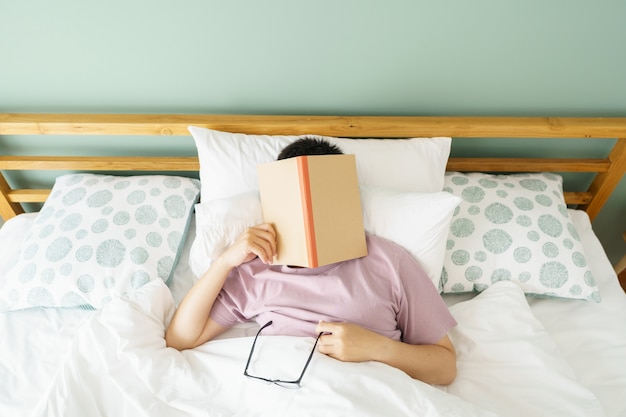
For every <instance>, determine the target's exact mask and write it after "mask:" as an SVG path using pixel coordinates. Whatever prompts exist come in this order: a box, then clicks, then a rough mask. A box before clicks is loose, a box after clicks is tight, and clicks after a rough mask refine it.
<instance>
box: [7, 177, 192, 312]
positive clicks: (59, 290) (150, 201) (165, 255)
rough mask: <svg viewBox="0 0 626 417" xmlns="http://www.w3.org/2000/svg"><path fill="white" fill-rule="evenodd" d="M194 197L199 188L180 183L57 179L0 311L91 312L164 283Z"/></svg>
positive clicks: (184, 181)
mask: <svg viewBox="0 0 626 417" xmlns="http://www.w3.org/2000/svg"><path fill="white" fill-rule="evenodd" d="M199 190H200V187H199V181H198V180H195V179H190V178H182V177H168V176H143V177H141V176H138V177H116V176H107V175H94V174H70V175H65V176H61V177H59V178H58V179H57V181H56V183H55V185H54V187H53V190H52V191H51V193H50V196H49V197H48V201H47V202H46V203H45V204H44V206H43V207H42V209H41V210H40V212H39V215H38V216H37V219H36V220H35V222H34V226H33V228H32V231H31V233H30V234H29V235H28V236H26V237H25V242H24V249H22V250H21V252H20V258H19V259H18V261H17V264H16V265H15V268H14V271H15V272H14V274H15V279H13V278H11V279H8V280H7V282H9V283H10V284H11V285H13V286H14V288H10V289H8V290H7V291H6V294H10V296H8V295H7V296H2V295H0V311H3V310H7V309H9V310H10V309H13V308H17V307H15V306H18V305H22V304H21V303H23V305H24V306H26V307H28V306H45V307H77V306H90V305H91V306H95V307H96V308H97V307H99V306H101V303H102V302H106V301H107V300H110V299H112V297H113V296H114V295H115V294H121V293H122V292H123V291H127V290H129V289H136V288H139V287H141V286H143V285H145V284H146V283H148V282H150V281H151V280H152V279H155V278H161V279H163V280H164V281H167V280H169V278H170V275H171V273H172V271H173V268H174V267H175V261H176V259H177V258H178V252H179V250H180V248H181V245H182V243H183V238H184V236H185V235H184V230H185V228H186V227H187V226H188V217H189V216H190V214H191V209H192V208H193V205H194V204H195V202H196V200H197V197H198V194H199ZM35 259H36V260H37V263H35V262H34V260H35ZM42 260H43V261H42ZM40 264H41V265H42V266H41V267H39V265H40ZM12 273H13V272H12ZM21 308H23V307H21Z"/></svg>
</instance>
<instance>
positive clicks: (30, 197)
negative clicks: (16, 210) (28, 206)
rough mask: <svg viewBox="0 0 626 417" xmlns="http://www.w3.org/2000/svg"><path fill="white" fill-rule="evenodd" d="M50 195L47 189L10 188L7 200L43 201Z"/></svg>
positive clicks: (20, 201)
mask: <svg viewBox="0 0 626 417" xmlns="http://www.w3.org/2000/svg"><path fill="white" fill-rule="evenodd" d="M49 195H50V190H49V189H28V190H26V189H23V190H11V191H10V192H9V193H8V197H9V201H11V202H14V203H43V202H44V201H46V199H47V198H48V196H49Z"/></svg>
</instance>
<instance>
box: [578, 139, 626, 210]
mask: <svg viewBox="0 0 626 417" xmlns="http://www.w3.org/2000/svg"><path fill="white" fill-rule="evenodd" d="M608 159H609V161H610V162H611V167H610V168H609V170H608V171H606V172H601V173H599V174H598V175H596V177H595V179H594V180H593V182H592V183H591V185H590V186H589V192H591V193H592V194H593V196H594V197H593V200H592V201H591V202H590V203H589V204H587V205H584V206H582V207H581V209H583V210H585V211H586V212H587V214H588V215H589V218H590V219H591V221H593V220H594V219H595V218H596V216H597V215H598V214H599V213H600V210H601V209H602V206H604V204H605V203H606V201H607V200H608V199H609V197H610V196H611V193H612V192H613V190H614V189H615V187H617V184H619V182H620V181H621V179H622V177H623V176H624V173H625V172H626V136H625V137H623V138H622V139H618V140H617V142H616V143H615V145H614V146H613V149H612V150H611V152H610V153H609V156H608Z"/></svg>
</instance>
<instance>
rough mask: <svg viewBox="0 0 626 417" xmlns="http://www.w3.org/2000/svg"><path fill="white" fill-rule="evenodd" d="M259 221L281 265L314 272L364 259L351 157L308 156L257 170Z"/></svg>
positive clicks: (353, 166)
mask: <svg viewBox="0 0 626 417" xmlns="http://www.w3.org/2000/svg"><path fill="white" fill-rule="evenodd" d="M258 177H259V191H260V197H261V207H262V209H263V220H264V221H265V222H266V223H272V224H273V225H274V227H275V228H276V233H277V252H278V256H277V258H276V260H275V261H274V263H275V264H280V265H294V266H303V267H308V268H315V267H318V266H323V265H327V264H331V263H335V262H339V261H344V260H348V259H354V258H359V257H362V256H365V255H367V246H366V243H365V230H364V228H363V212H362V210H361V197H360V193H359V184H358V179H357V171H356V160H355V157H354V155H309V156H299V157H295V158H288V159H283V160H280V161H274V162H269V163H266V164H261V165H259V166H258Z"/></svg>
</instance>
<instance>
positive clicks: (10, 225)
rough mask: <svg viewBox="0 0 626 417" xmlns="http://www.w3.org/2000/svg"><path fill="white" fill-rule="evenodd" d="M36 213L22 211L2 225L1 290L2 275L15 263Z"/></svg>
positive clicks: (0, 253) (0, 286)
mask: <svg viewBox="0 0 626 417" xmlns="http://www.w3.org/2000/svg"><path fill="white" fill-rule="evenodd" d="M35 216H36V214H34V213H22V214H19V215H17V216H15V217H12V218H10V219H9V220H7V221H6V222H4V224H3V225H2V227H0V291H2V282H5V281H3V279H2V277H4V276H5V275H6V273H7V272H8V271H9V270H10V269H11V268H12V267H13V265H15V263H16V262H17V258H18V255H19V253H20V246H21V244H22V242H23V241H24V237H25V236H26V234H27V233H28V231H29V230H30V228H31V227H32V226H33V222H34V221H35Z"/></svg>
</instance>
